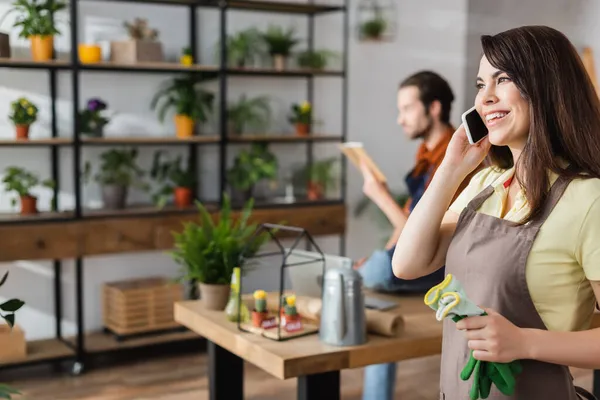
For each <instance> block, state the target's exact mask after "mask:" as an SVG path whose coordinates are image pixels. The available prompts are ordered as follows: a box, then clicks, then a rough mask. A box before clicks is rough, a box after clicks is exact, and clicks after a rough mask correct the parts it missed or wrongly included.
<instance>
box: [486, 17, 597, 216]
mask: <svg viewBox="0 0 600 400" xmlns="http://www.w3.org/2000/svg"><path fill="white" fill-rule="evenodd" d="M481 44H482V47H483V54H484V55H485V57H486V58H487V60H488V61H489V62H490V64H491V65H493V66H494V67H495V68H497V69H499V70H501V71H503V72H505V73H506V74H507V75H508V76H509V77H510V79H511V80H512V81H513V82H514V84H515V85H516V86H517V87H518V88H519V90H520V91H521V95H522V96H523V97H524V98H525V99H526V100H528V101H529V109H530V121H531V122H530V128H529V137H528V139H527V144H526V145H525V147H524V149H523V151H522V153H521V155H520V156H519V159H518V161H517V165H516V174H515V175H516V177H517V179H519V183H520V184H521V185H522V186H523V187H524V188H525V195H526V197H527V201H528V203H529V207H530V209H531V212H530V214H529V215H528V216H527V218H525V219H524V220H523V221H521V223H524V222H527V221H529V220H531V219H533V218H535V217H536V216H537V215H538V214H539V213H540V211H541V209H542V205H543V204H544V201H545V199H546V196H547V195H548V192H549V189H550V182H549V176H548V171H549V170H550V171H553V172H555V173H557V174H558V175H569V176H571V175H577V176H582V177H595V178H600V100H599V99H598V95H597V94H596V92H595V90H594V86H593V84H592V81H591V79H590V77H589V75H588V74H587V71H586V70H585V67H584V66H583V62H582V61H581V58H580V57H579V54H578V53H577V50H576V49H575V47H574V46H573V45H572V44H571V42H570V41H569V39H567V37H566V36H565V35H563V34H562V33H561V32H559V31H557V30H555V29H552V28H549V27H546V26H524V27H520V28H515V29H510V30H508V31H505V32H501V33H499V34H497V35H493V36H491V35H484V36H482V37H481ZM560 159H562V160H564V161H566V162H568V163H569V164H570V166H571V169H570V170H567V169H566V168H565V166H564V165H562V164H561V163H560ZM488 160H489V161H490V162H491V163H492V164H493V165H496V166H498V167H500V168H509V167H512V166H513V159H512V153H511V152H510V150H509V149H508V147H498V146H492V148H491V150H490V153H489V157H488ZM521 172H525V175H523V174H522V173H521ZM523 176H525V179H524V180H522V177H523Z"/></svg>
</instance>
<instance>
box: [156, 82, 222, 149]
mask: <svg viewBox="0 0 600 400" xmlns="http://www.w3.org/2000/svg"><path fill="white" fill-rule="evenodd" d="M200 83H202V80H201V78H200V77H199V76H198V75H194V74H189V75H185V76H183V77H181V78H174V79H173V80H170V81H167V82H165V83H164V84H163V85H162V86H161V88H160V89H159V91H158V92H157V93H156V94H155V95H154V98H153V99H152V102H151V103H150V107H151V108H152V109H153V110H157V111H158V118H159V120H160V121H161V122H163V121H164V119H165V115H166V113H167V111H168V110H169V109H171V108H173V109H175V117H174V122H175V131H176V134H177V137H179V138H189V137H191V136H193V135H194V125H195V123H197V122H206V121H207V120H208V116H209V113H210V112H211V111H212V108H213V102H214V98H215V96H214V94H213V93H211V92H209V91H206V90H204V89H202V88H200V87H198V85H199V84H200Z"/></svg>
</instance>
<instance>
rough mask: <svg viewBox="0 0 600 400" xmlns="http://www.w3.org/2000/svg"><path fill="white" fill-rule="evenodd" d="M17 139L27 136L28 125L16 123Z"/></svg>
mask: <svg viewBox="0 0 600 400" xmlns="http://www.w3.org/2000/svg"><path fill="white" fill-rule="evenodd" d="M15 128H16V130H17V139H27V138H29V125H16V126H15Z"/></svg>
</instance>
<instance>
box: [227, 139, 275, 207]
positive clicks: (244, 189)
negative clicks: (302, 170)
mask: <svg viewBox="0 0 600 400" xmlns="http://www.w3.org/2000/svg"><path fill="white" fill-rule="evenodd" d="M278 168H279V166H278V162H277V157H276V156H275V155H274V154H273V153H272V152H271V151H270V150H269V148H268V144H266V143H253V144H252V145H251V147H250V149H249V150H246V149H244V150H242V151H240V153H239V154H238V155H237V157H236V158H235V160H234V164H233V166H232V167H231V168H230V169H229V170H228V171H227V181H228V183H229V185H230V186H231V188H232V189H233V190H234V193H235V194H236V195H237V196H236V197H237V198H239V199H240V200H242V201H247V200H249V199H250V198H251V197H252V196H253V192H254V187H255V186H256V184H257V183H259V182H260V181H262V180H263V179H271V180H274V179H275V178H276V177H277V170H278ZM236 200H237V199H236Z"/></svg>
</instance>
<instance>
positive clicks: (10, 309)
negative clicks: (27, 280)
mask: <svg viewBox="0 0 600 400" xmlns="http://www.w3.org/2000/svg"><path fill="white" fill-rule="evenodd" d="M7 279H8V271H7V272H6V273H5V274H4V276H3V277H2V279H0V287H1V286H2V285H4V283H5V282H6V280H7ZM23 305H25V302H24V301H22V300H20V299H10V300H7V301H5V302H4V303H2V304H0V310H1V311H2V312H3V313H6V314H3V313H0V317H2V319H4V321H6V323H7V325H8V326H9V327H10V329H12V328H13V327H14V325H15V313H16V312H17V311H18V310H19V309H20V308H21V307H23ZM16 394H21V393H20V392H19V391H18V390H16V389H13V388H11V387H10V386H8V385H6V384H2V383H0V399H7V400H12V396H13V395H16Z"/></svg>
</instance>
